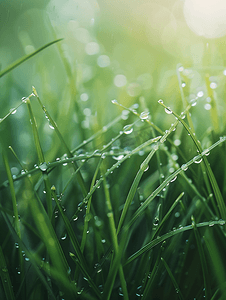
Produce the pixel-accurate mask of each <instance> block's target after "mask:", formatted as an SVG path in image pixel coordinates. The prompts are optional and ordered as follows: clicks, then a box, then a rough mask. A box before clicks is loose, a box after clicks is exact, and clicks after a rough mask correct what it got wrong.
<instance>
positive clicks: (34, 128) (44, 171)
mask: <svg viewBox="0 0 226 300" xmlns="http://www.w3.org/2000/svg"><path fill="white" fill-rule="evenodd" d="M26 104H27V108H28V112H29V117H30V121H31V126H32V131H33V136H34V142H35V147H36V151H37V155H38V160H39V168H40V170H41V171H42V174H43V179H44V183H45V191H46V202H47V211H48V215H49V218H50V219H51V217H52V199H51V190H50V182H49V178H48V173H47V164H46V162H45V158H44V154H43V151H42V147H41V143H40V139H39V135H38V128H37V123H36V119H35V116H34V114H33V111H32V108H31V102H30V99H29V98H27V99H26Z"/></svg>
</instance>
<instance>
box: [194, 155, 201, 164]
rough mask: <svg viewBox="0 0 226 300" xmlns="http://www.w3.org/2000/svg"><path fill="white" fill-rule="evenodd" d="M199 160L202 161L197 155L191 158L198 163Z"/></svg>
mask: <svg viewBox="0 0 226 300" xmlns="http://www.w3.org/2000/svg"><path fill="white" fill-rule="evenodd" d="M201 161H202V158H200V157H199V156H195V157H194V158H193V162H194V163H195V164H199V163H200V162H201Z"/></svg>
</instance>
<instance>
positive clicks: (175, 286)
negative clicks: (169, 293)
mask: <svg viewBox="0 0 226 300" xmlns="http://www.w3.org/2000/svg"><path fill="white" fill-rule="evenodd" d="M161 261H162V262H163V264H164V266H165V268H166V271H167V273H168V274H169V277H170V278H171V280H172V283H173V285H174V288H175V293H177V294H178V297H179V299H180V300H184V297H183V295H182V293H181V290H180V288H179V286H178V284H177V281H176V279H175V277H174V276H173V273H172V272H171V270H170V268H169V266H168V264H167V263H166V261H165V259H164V258H163V257H161Z"/></svg>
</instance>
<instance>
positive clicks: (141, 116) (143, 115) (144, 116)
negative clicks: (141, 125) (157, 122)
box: [140, 111, 149, 120]
mask: <svg viewBox="0 0 226 300" xmlns="http://www.w3.org/2000/svg"><path fill="white" fill-rule="evenodd" d="M148 116H149V112H145V111H143V112H142V113H141V114H140V118H141V120H147V119H148Z"/></svg>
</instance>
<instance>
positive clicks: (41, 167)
mask: <svg viewBox="0 0 226 300" xmlns="http://www.w3.org/2000/svg"><path fill="white" fill-rule="evenodd" d="M39 169H40V170H41V171H43V172H45V171H46V170H47V163H46V162H44V163H42V164H41V165H40V166H39Z"/></svg>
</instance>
